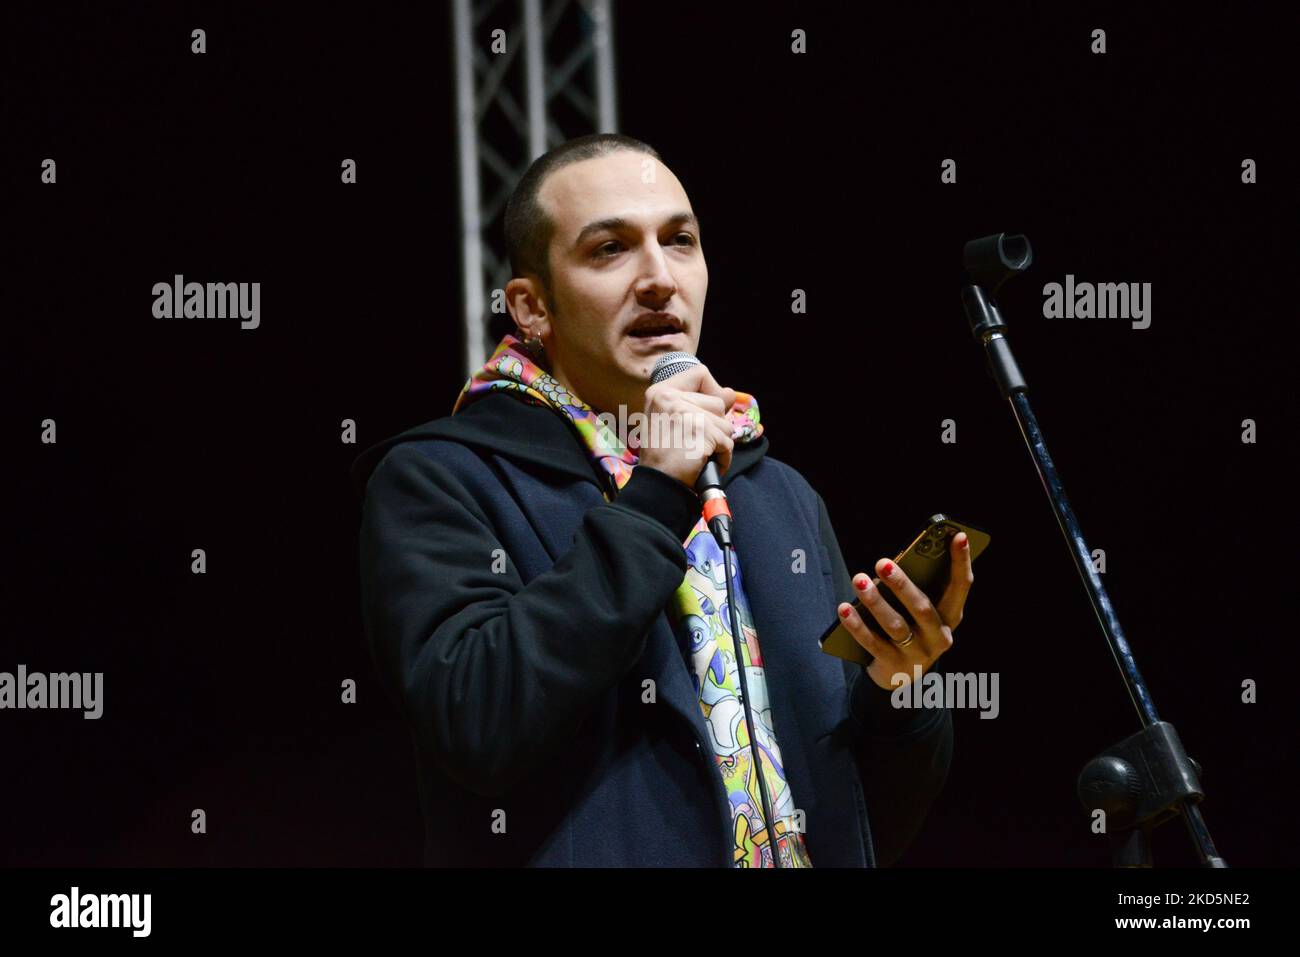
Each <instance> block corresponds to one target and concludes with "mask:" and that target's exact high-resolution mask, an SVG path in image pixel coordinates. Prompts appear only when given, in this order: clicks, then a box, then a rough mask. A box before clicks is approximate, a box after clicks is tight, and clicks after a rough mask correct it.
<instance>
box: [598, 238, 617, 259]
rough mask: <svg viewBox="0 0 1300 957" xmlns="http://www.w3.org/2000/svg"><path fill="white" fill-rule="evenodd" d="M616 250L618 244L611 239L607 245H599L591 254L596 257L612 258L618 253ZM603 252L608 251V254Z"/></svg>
mask: <svg viewBox="0 0 1300 957" xmlns="http://www.w3.org/2000/svg"><path fill="white" fill-rule="evenodd" d="M618 249H619V244H618V243H616V242H615V241H614V240H612V239H611V240H610V241H609V242H607V243H601V244H600V245H599V246H597V247H596V248H595V249H594V250H593V252H594V254H595V255H597V256H612V255H614V253H616V252H618ZM605 250H609V252H605Z"/></svg>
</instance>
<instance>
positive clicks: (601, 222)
mask: <svg viewBox="0 0 1300 957" xmlns="http://www.w3.org/2000/svg"><path fill="white" fill-rule="evenodd" d="M663 224H664V225H665V226H682V225H688V226H694V227H695V229H696V230H697V231H699V229H700V220H699V218H698V217H697V216H696V215H695V214H694V213H691V212H687V211H686V210H682V211H681V212H677V213H673V214H672V215H671V216H669V217H668V218H667V219H665V220H664V223H663ZM631 225H632V224H631V223H630V222H629V221H628V220H626V219H624V218H623V217H621V216H608V217H606V218H605V219H597V220H593V221H592V222H590V223H588V224H587V225H586V226H583V227H582V229H581V230H580V231H579V233H578V238H577V239H575V240H574V241H573V245H574V247H575V248H576V247H578V246H581V245H582V244H583V242H585V241H586V240H587V238H588V237H589V236H591V235H592V234H593V233H598V232H601V231H602V230H606V229H627V228H628V227H630V226H631Z"/></svg>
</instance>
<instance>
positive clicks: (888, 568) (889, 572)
mask: <svg viewBox="0 0 1300 957" xmlns="http://www.w3.org/2000/svg"><path fill="white" fill-rule="evenodd" d="M882 574H883V575H884V576H885V577H886V578H888V577H889V576H890V575H892V574H894V566H893V565H891V564H890V563H889V562H885V568H884V571H883V572H882Z"/></svg>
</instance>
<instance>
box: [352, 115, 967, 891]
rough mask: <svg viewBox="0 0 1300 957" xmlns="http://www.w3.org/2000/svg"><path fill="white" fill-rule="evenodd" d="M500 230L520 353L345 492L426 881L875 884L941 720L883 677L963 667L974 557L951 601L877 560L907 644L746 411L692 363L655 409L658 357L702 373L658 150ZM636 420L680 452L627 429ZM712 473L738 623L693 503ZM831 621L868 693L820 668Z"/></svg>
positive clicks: (527, 199)
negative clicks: (723, 496)
mask: <svg viewBox="0 0 1300 957" xmlns="http://www.w3.org/2000/svg"><path fill="white" fill-rule="evenodd" d="M505 227H506V240H507V245H508V247H509V252H510V259H511V266H512V269H513V272H514V278H513V279H512V280H511V281H510V282H509V283H508V284H507V286H506V289H505V293H506V300H507V303H508V306H509V309H510V313H511V316H512V317H513V319H514V321H515V323H516V324H517V326H518V329H519V332H520V337H518V338H517V337H515V336H506V337H505V339H504V340H503V341H502V343H501V344H500V345H499V346H498V348H497V350H496V352H495V353H494V355H493V356H492V357H491V359H490V360H489V361H488V362H487V363H486V364H485V365H484V367H483V368H482V369H480V370H479V371H478V372H477V373H475V374H474V375H473V376H472V377H471V379H470V380H469V381H468V382H467V383H466V385H465V388H464V390H463V391H462V393H461V395H460V397H459V399H458V400H457V402H456V405H455V408H454V409H453V413H452V415H450V416H448V417H445V418H441V419H437V420H434V421H432V422H429V423H426V424H424V425H422V426H419V427H417V428H415V429H412V430H410V431H408V432H405V433H403V434H401V435H399V436H396V437H394V438H392V439H389V440H387V441H385V442H382V443H380V444H379V445H377V446H375V447H374V448H372V449H370V450H368V451H367V452H366V453H364V454H363V455H362V456H361V457H360V458H359V459H358V460H357V462H356V464H355V466H354V478H355V480H356V482H357V484H358V486H359V488H363V489H364V490H365V506H364V509H363V518H362V528H361V575H362V602H363V611H364V617H365V625H366V629H367V634H368V636H369V639H370V641H371V648H372V652H373V655H374V660H375V663H376V665H377V668H378V670H379V673H380V675H381V678H382V680H383V682H384V684H385V686H386V688H387V689H388V691H389V693H390V694H391V696H392V698H393V701H394V702H395V704H396V705H397V707H398V708H399V710H400V711H401V713H402V714H403V716H404V717H405V719H406V720H407V722H408V723H409V725H410V728H411V731H412V734H413V738H414V743H415V749H416V757H417V765H418V772H419V788H420V800H421V806H422V811H423V814H424V818H425V829H426V841H425V861H426V863H429V864H443V865H531V866H539V865H540V866H548V865H549V866H572V865H576V866H617V865H634V866H635V865H641V866H662V865H670V866H714V867H716V866H728V867H774V866H782V867H808V866H819V867H836V866H857V867H863V866H874V865H882V864H888V863H892V862H893V861H894V860H896V859H897V857H898V856H899V854H901V853H902V850H903V849H904V848H905V847H906V845H907V844H908V843H909V842H910V841H911V839H912V838H913V837H914V835H915V833H916V831H917V829H918V828H919V827H920V824H921V822H922V820H923V819H924V816H925V814H926V811H927V810H928V808H929V806H930V804H931V802H932V801H933V799H934V797H935V795H936V794H937V793H938V791H939V790H940V788H941V787H942V785H943V783H944V780H945V779H946V776H947V770H948V765H949V760H950V755H951V746H952V722H951V715H950V713H949V712H948V711H947V710H946V709H917V710H904V709H895V708H893V707H892V705H891V700H890V699H891V691H892V689H893V687H894V685H893V683H892V681H891V679H892V678H893V676H894V675H896V674H902V675H903V676H904V679H906V680H911V676H912V675H913V665H920V666H921V668H922V669H923V671H924V670H928V669H931V668H932V666H933V665H934V662H935V660H936V659H937V658H938V657H939V656H940V655H942V654H943V653H944V651H946V650H947V648H948V647H950V646H951V644H952V629H953V628H955V627H956V626H957V624H958V623H959V621H960V619H961V614H962V607H963V605H964V603H965V600H966V594H967V591H968V589H969V587H970V583H971V581H972V580H973V578H972V576H971V573H970V560H969V557H968V552H967V551H966V549H965V543H964V542H963V541H962V540H961V539H960V538H959V539H958V540H955V541H954V545H953V569H954V571H953V575H952V581H951V582H950V583H949V585H948V588H947V591H946V592H945V593H944V595H943V597H942V599H941V600H940V602H939V603H938V605H937V606H932V605H931V603H930V601H929V599H927V598H926V597H925V596H924V595H923V594H921V593H920V592H919V590H918V589H916V588H915V586H912V585H911V583H909V582H907V580H906V577H905V576H904V575H903V574H902V572H901V571H900V570H898V569H896V568H893V567H892V566H891V565H890V563H889V562H887V561H884V560H882V561H881V562H880V563H878V564H877V566H876V570H877V573H879V574H882V575H885V574H886V573H888V577H887V578H886V579H885V580H886V581H887V582H888V587H890V588H893V589H894V590H895V591H897V592H898V593H899V594H900V596H901V597H902V598H903V600H904V601H905V602H906V603H907V604H908V606H909V608H910V609H911V610H912V612H913V615H914V617H915V619H916V621H917V626H916V630H915V632H914V633H910V632H909V629H908V627H907V626H906V624H905V623H904V622H903V620H902V619H901V618H900V616H898V615H897V614H896V613H894V612H893V611H892V609H890V608H889V607H888V605H887V604H886V603H885V602H884V601H883V599H881V598H880V597H879V595H878V594H877V589H875V588H872V587H870V586H869V585H868V587H867V588H866V590H865V591H864V590H861V588H862V584H861V583H863V582H868V583H869V581H870V579H869V576H867V575H865V574H861V573H860V574H858V575H857V576H855V577H854V579H852V580H851V579H850V576H849V574H848V571H847V569H846V567H845V564H844V559H843V557H842V555H841V553H840V549H839V545H838V542H837V540H836V537H835V534H834V531H833V530H832V528H831V525H830V521H829V518H828V516H827V513H826V508H825V506H824V504H823V502H822V500H821V498H820V496H818V495H817V493H816V492H815V491H813V489H812V488H811V487H810V486H809V485H808V483H807V482H806V481H805V480H804V479H803V478H802V476H800V475H799V473H798V472H796V471H795V470H794V469H792V468H790V467H789V466H788V465H785V464H784V463H781V462H779V461H777V460H776V459H773V458H771V457H770V456H767V454H766V452H767V447H768V440H767V438H766V436H765V435H764V434H763V428H762V424H761V419H760V416H759V413H758V405H757V402H756V400H755V398H754V397H753V396H752V395H749V394H748V393H744V392H738V391H736V390H735V389H732V388H724V387H722V386H720V385H719V384H718V383H717V382H716V381H715V380H714V378H713V377H712V375H711V374H710V373H709V372H708V370H707V368H705V367H703V366H696V367H694V368H693V369H690V370H688V371H686V372H683V373H680V374H678V375H675V376H673V377H671V378H669V379H667V380H665V381H664V382H661V383H659V384H656V385H651V384H650V373H651V370H652V369H653V367H654V363H655V360H656V359H657V358H658V357H659V356H660V355H663V354H664V353H666V352H669V351H685V352H689V353H692V354H694V353H695V351H696V348H697V347H698V344H699V341H700V334H701V331H702V325H703V315H704V300H705V293H706V291H707V287H708V270H707V268H706V265H705V261H704V252H703V247H702V245H701V241H700V226H699V222H698V220H697V219H696V217H695V215H694V212H693V210H692V207H691V204H690V201H689V200H688V198H687V196H686V192H685V190H684V189H683V188H682V186H681V183H680V182H678V180H677V178H676V177H675V176H674V175H673V174H672V172H671V171H669V169H668V168H667V167H666V166H664V165H663V163H662V162H661V161H660V159H659V156H658V154H657V153H656V152H655V151H654V150H653V149H651V148H650V147H649V146H647V145H645V144H644V143H640V142H639V141H637V140H633V139H630V138H628V137H625V136H619V135H614V134H598V135H594V136H589V137H582V138H581V139H578V140H573V141H570V142H569V143H566V144H563V145H562V146H560V147H557V148H556V149H554V150H552V151H551V152H549V153H547V154H546V155H544V156H542V157H540V158H539V159H538V160H536V161H535V162H534V163H533V165H532V166H531V167H530V168H529V170H528V171H527V173H526V174H525V175H524V177H523V179H522V180H521V181H520V183H519V184H518V186H517V187H516V189H515V191H514V194H513V195H512V197H511V199H510V202H509V204H508V206H507V210H506V217H505ZM521 338H522V339H523V341H522V342H521V341H520V339H521ZM635 413H644V414H645V415H646V416H647V417H649V418H650V419H651V420H656V419H657V421H658V422H660V423H661V424H663V425H665V426H671V428H663V429H659V430H658V432H657V434H656V430H654V429H649V430H646V431H645V432H643V433H641V434H637V433H635V432H632V433H627V434H620V432H621V430H620V429H619V428H618V426H617V425H616V423H618V422H620V421H622V422H627V421H628V419H629V417H630V416H632V415H633V414H635ZM685 435H689V436H691V437H692V438H691V441H690V442H683V441H681V436H685ZM674 437H676V440H674ZM714 453H716V455H717V461H718V463H719V467H720V470H721V471H722V474H723V479H722V484H723V486H724V488H725V490H726V492H727V496H728V499H729V501H730V503H731V509H732V512H733V513H734V515H735V521H736V525H735V529H734V540H735V549H736V555H735V560H734V561H733V562H732V563H731V567H732V571H733V579H734V580H733V583H732V584H733V588H734V598H732V599H729V598H728V595H727V592H726V581H725V578H724V569H725V567H726V566H725V564H724V560H723V557H722V552H721V551H720V550H719V547H718V543H717V542H716V541H714V538H713V535H712V534H711V533H710V532H709V530H708V528H707V526H706V524H705V522H704V521H703V519H702V518H701V504H700V499H699V497H698V495H697V494H696V493H695V491H694V488H693V486H694V483H695V480H696V477H697V476H698V474H699V472H700V470H701V468H702V466H703V465H704V463H705V462H706V461H707V459H708V457H709V455H710V454H714ZM797 556H803V559H802V562H803V564H801V563H800V559H799V558H798V557H797ZM853 594H858V595H860V596H861V597H862V600H863V602H864V604H865V605H866V606H867V607H868V608H869V609H871V611H872V613H873V615H875V616H876V618H877V620H878V621H879V622H880V624H881V626H882V627H883V628H884V629H885V630H886V631H887V632H888V634H889V636H890V638H889V639H888V640H886V639H883V638H879V637H876V636H875V635H873V634H872V633H871V632H870V631H869V630H868V629H867V628H866V627H865V625H864V624H863V623H862V621H861V620H860V619H859V618H858V617H857V613H856V612H853V611H852V610H851V606H850V605H848V604H846V603H845V602H844V599H847V598H848V597H849V596H850V595H853ZM733 601H734V604H735V609H734V611H735V612H736V614H735V616H734V617H733V615H732V611H733V609H732V607H731V605H732V602H733ZM837 612H838V613H839V614H840V615H841V617H842V618H844V620H846V622H847V624H848V625H849V627H850V630H851V631H852V632H853V634H854V635H855V637H856V638H857V640H858V641H859V642H860V643H861V644H862V645H863V646H864V647H865V648H866V649H867V651H868V652H869V653H870V654H871V655H872V656H874V660H873V663H872V665H871V666H870V667H869V668H867V669H863V668H862V667H861V666H859V665H855V664H851V663H849V662H846V661H842V660H840V659H838V658H833V657H830V656H828V655H826V654H824V653H823V652H822V651H821V650H820V648H819V647H818V644H817V638H818V636H819V635H820V634H821V632H822V631H823V630H824V629H825V628H826V626H827V625H828V623H829V622H830V621H832V620H834V616H835V614H836V613H837ZM846 612H848V614H847V617H845V613H846ZM736 620H738V621H739V624H740V631H741V634H740V635H739V636H737V635H735V634H734V633H733V624H734V622H735V621H736ZM760 643H761V644H760ZM900 680H903V679H900Z"/></svg>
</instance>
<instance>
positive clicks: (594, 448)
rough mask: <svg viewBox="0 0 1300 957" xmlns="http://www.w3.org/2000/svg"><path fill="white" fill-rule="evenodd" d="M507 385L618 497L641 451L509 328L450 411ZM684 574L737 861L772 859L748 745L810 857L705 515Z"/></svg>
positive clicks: (701, 688)
mask: <svg viewBox="0 0 1300 957" xmlns="http://www.w3.org/2000/svg"><path fill="white" fill-rule="evenodd" d="M498 390H503V391H507V392H509V393H511V394H512V395H515V396H517V397H518V398H519V399H520V400H522V401H525V402H528V403H530V404H532V405H543V406H547V407H548V408H551V409H554V410H555V411H556V412H557V413H558V414H560V415H562V416H563V417H564V418H565V419H567V420H568V421H569V422H570V423H571V424H572V425H573V427H574V428H575V429H576V430H577V433H578V437H579V438H580V439H581V441H582V445H583V448H584V449H585V450H586V451H587V453H588V455H589V456H591V458H592V459H593V460H594V461H595V462H596V463H597V464H598V465H599V466H600V468H601V469H602V471H603V473H604V474H606V475H607V476H608V477H609V483H610V489H609V491H606V492H605V493H604V495H605V499H606V500H607V501H613V500H614V498H615V497H616V496H617V494H618V490H619V489H621V488H622V487H623V486H624V485H625V484H627V481H628V479H629V478H631V477H632V470H633V468H635V467H636V464H637V458H638V456H637V454H636V453H635V452H633V451H631V450H630V449H628V448H627V447H626V446H625V445H624V444H623V442H622V441H620V439H619V437H618V436H617V435H616V434H615V432H614V431H613V430H611V429H610V428H609V427H608V426H607V425H606V423H605V422H604V421H602V420H601V419H600V418H599V417H598V415H597V413H596V412H595V410H593V409H592V408H591V407H590V406H588V405H587V404H586V403H585V402H583V401H582V400H581V399H580V398H578V396H576V395H574V394H573V393H572V392H570V391H569V390H567V389H566V388H565V387H564V386H563V385H561V384H560V383H559V382H558V381H556V380H555V379H554V378H553V377H552V376H551V375H550V374H549V373H547V372H546V370H544V369H543V368H542V367H541V366H539V365H538V364H537V363H536V362H535V361H534V359H533V358H532V357H531V356H530V355H529V354H528V352H527V351H526V349H525V347H524V345H523V343H521V342H520V341H519V340H518V339H517V338H515V337H514V336H512V335H507V336H506V337H505V338H504V339H502V340H501V342H500V344H499V345H498V346H497V348H496V351H495V352H493V353H492V357H491V358H490V359H488V361H487V362H486V363H485V364H484V365H483V367H482V368H481V369H479V370H478V371H477V372H475V373H474V375H473V376H471V377H470V379H469V381H467V382H466V383H465V388H464V389H463V390H462V391H461V393H460V396H459V397H458V398H457V399H456V404H455V406H454V407H453V408H452V414H453V415H454V414H455V413H457V412H459V411H460V410H461V409H463V408H465V406H466V405H468V404H469V403H471V402H474V401H476V400H477V399H480V398H482V397H483V396H484V395H486V394H489V393H491V392H494V391H498ZM728 417H729V418H730V419H731V423H732V437H733V438H734V439H735V440H736V442H737V444H738V445H739V444H743V443H746V442H753V441H757V439H758V438H759V436H761V435H762V434H763V426H762V423H761V421H760V418H759V412H758V403H757V402H756V401H755V399H754V397H753V396H752V395H749V394H748V393H744V392H737V393H736V403H735V405H733V406H732V407H731V409H730V411H729V412H728ZM683 547H684V548H685V550H686V558H687V569H686V577H685V579H684V580H683V581H682V584H681V587H679V588H678V589H677V591H676V592H675V593H674V595H673V599H672V601H671V602H670V603H669V608H668V611H669V613H670V619H671V621H672V624H673V628H674V630H676V632H677V634H678V636H679V641H680V642H681V643H682V644H683V645H684V646H688V647H689V653H688V654H689V661H688V665H689V670H690V673H691V678H692V680H693V682H694V685H695V692H696V697H697V700H698V701H699V704H700V710H701V712H702V713H703V715H704V723H705V727H706V728H707V729H708V731H709V737H710V738H711V740H712V742H713V755H714V759H715V760H716V761H717V763H718V770H719V771H720V772H721V774H722V782H723V786H724V787H725V789H726V793H727V801H728V804H729V806H730V807H731V821H732V844H733V856H734V862H735V866H736V867H773V866H775V864H774V862H773V860H772V833H771V831H770V830H769V828H768V826H767V824H766V822H765V821H764V820H763V802H762V797H761V792H760V791H759V787H758V778H757V774H756V772H755V768H754V766H753V760H752V755H753V753H754V752H755V751H757V753H758V754H759V755H760V758H759V764H760V766H761V769H762V773H763V780H764V782H765V783H766V784H767V793H768V796H769V799H770V800H771V802H772V815H773V817H775V818H776V826H775V828H774V830H775V835H776V846H777V848H778V851H779V853H780V855H781V866H782V867H812V861H811V860H810V859H809V856H808V849H807V847H806V846H805V844H804V839H803V834H802V833H801V832H800V831H798V830H796V829H795V826H796V822H795V821H794V820H793V816H794V814H795V809H796V805H795V803H794V798H793V796H792V794H791V791H790V786H789V782H787V781H786V779H785V766H784V763H783V762H782V759H781V749H780V748H779V747H778V746H777V741H776V734H775V732H774V731H773V728H772V708H771V701H770V699H769V698H768V694H767V682H766V680H765V679H764V673H763V654H762V650H761V648H760V645H759V642H758V630H757V628H756V627H755V626H754V619H753V615H752V614H751V613H750V608H749V601H748V599H747V598H746V597H745V588H744V579H743V577H742V575H741V570H740V560H739V557H738V556H735V555H734V554H733V560H732V566H731V567H732V587H733V590H734V593H735V596H736V610H737V615H738V617H739V619H740V628H741V633H742V634H741V641H740V646H741V648H742V649H743V654H744V659H745V668H746V671H745V680H746V683H747V685H748V687H749V694H750V709H751V711H752V712H753V714H754V719H755V723H756V724H757V726H758V727H757V732H758V733H757V747H756V748H754V749H751V748H750V740H751V735H750V727H749V722H748V721H746V720H745V709H744V707H743V706H742V705H741V703H740V697H739V695H738V693H737V689H738V688H739V685H740V678H739V675H738V673H737V670H736V650H735V640H734V636H733V635H732V633H731V613H730V610H729V609H728V607H727V591H726V580H725V578H724V577H723V576H724V574H725V566H724V564H723V554H722V549H721V547H720V546H719V545H718V543H717V541H716V540H715V539H714V537H713V533H712V532H710V531H709V527H708V525H707V524H706V523H705V521H704V517H703V515H701V517H700V520H699V521H698V522H697V523H696V525H695V527H694V528H693V529H691V531H690V534H689V535H687V537H686V541H685V542H684V543H683Z"/></svg>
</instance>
